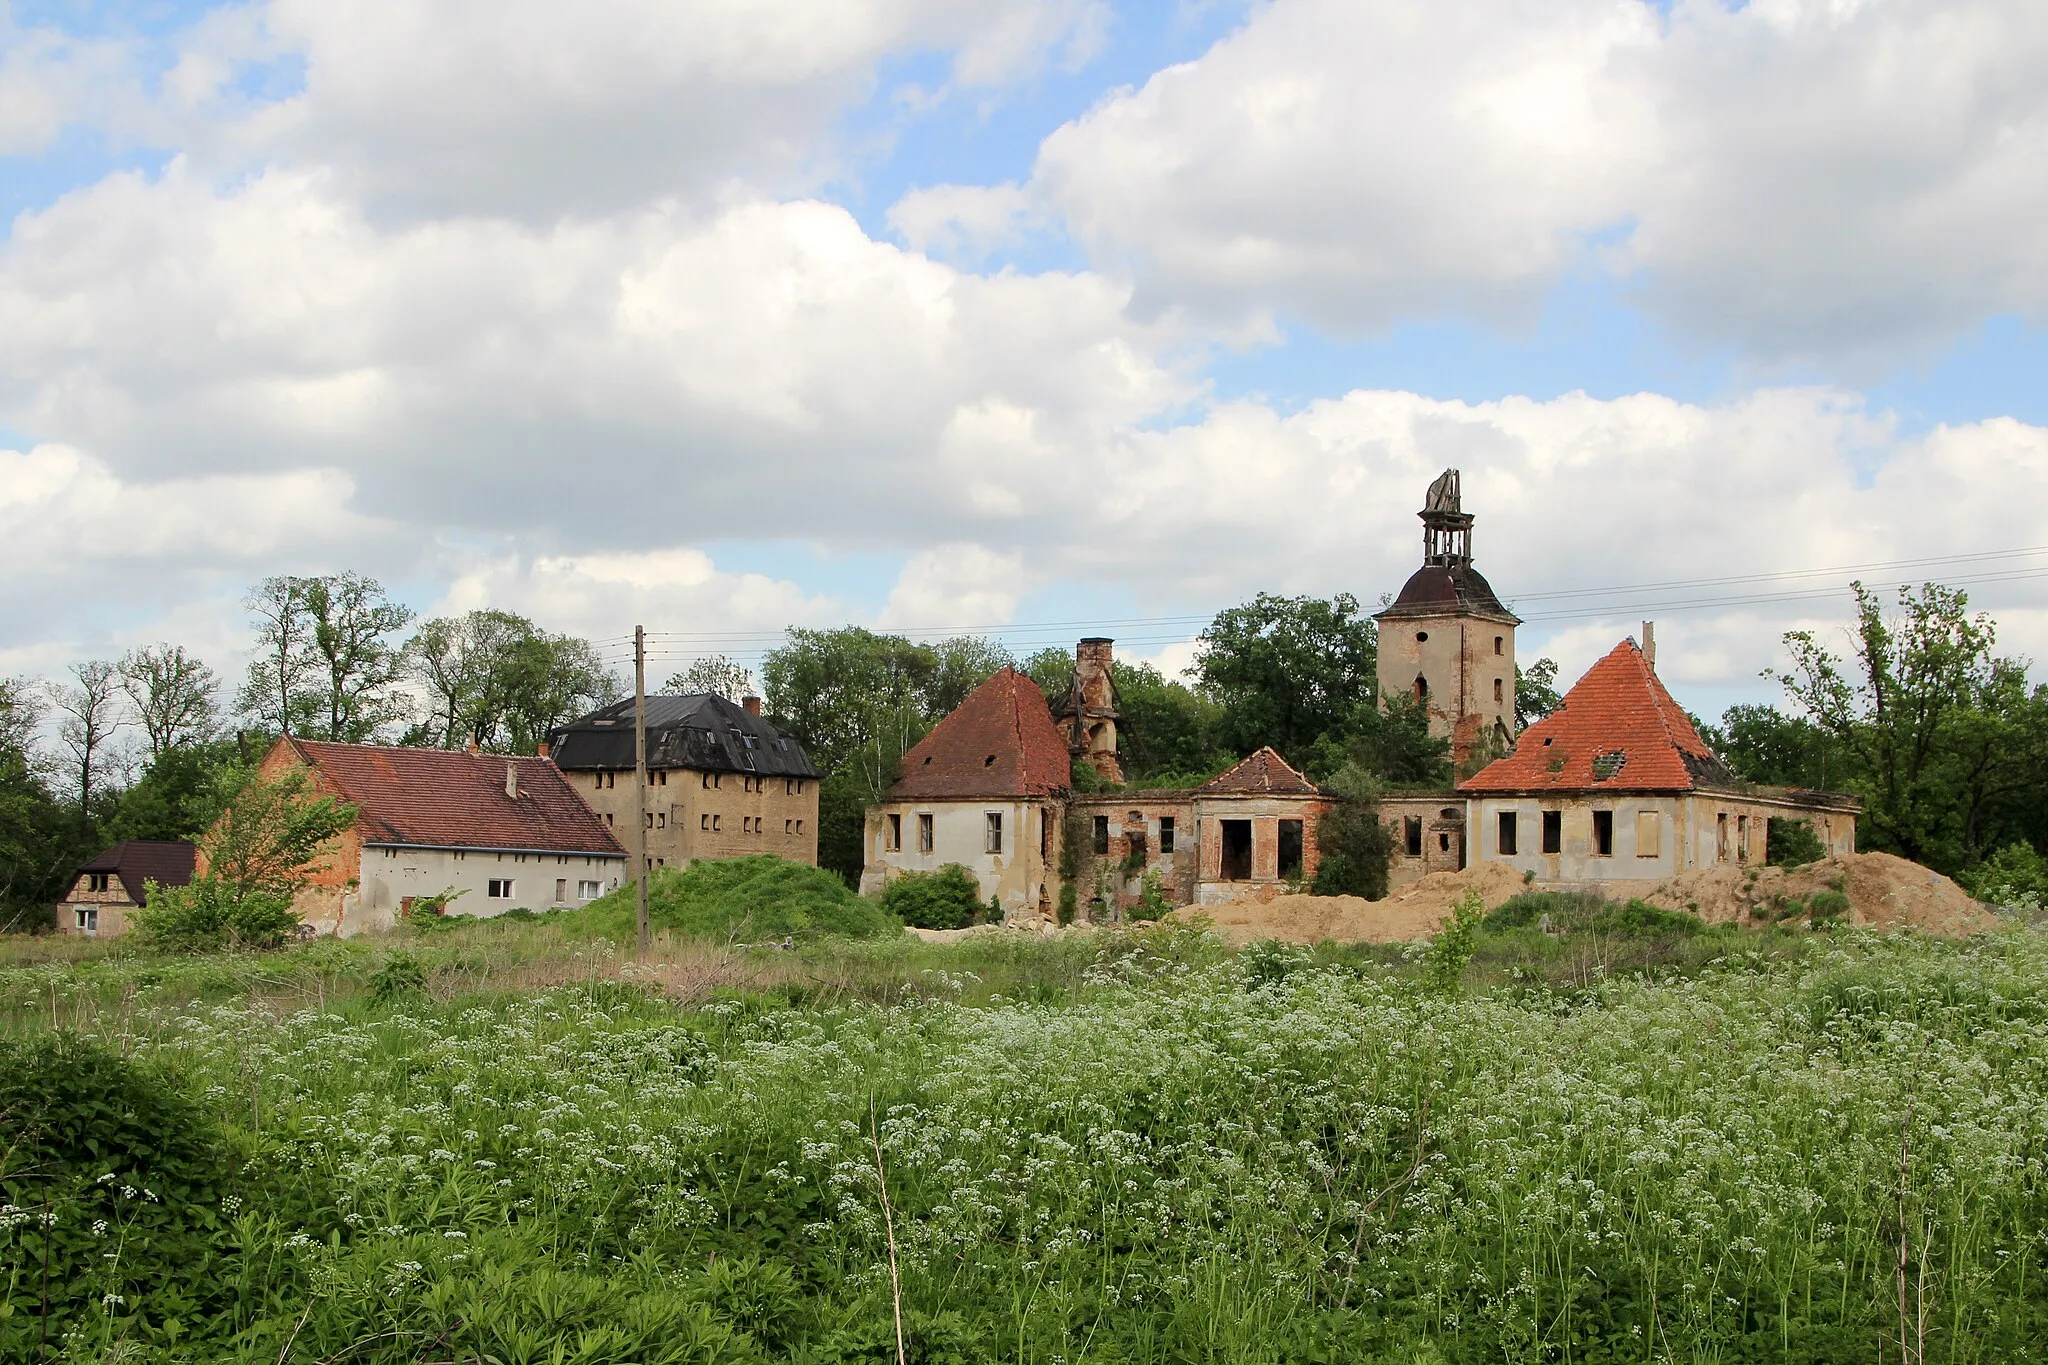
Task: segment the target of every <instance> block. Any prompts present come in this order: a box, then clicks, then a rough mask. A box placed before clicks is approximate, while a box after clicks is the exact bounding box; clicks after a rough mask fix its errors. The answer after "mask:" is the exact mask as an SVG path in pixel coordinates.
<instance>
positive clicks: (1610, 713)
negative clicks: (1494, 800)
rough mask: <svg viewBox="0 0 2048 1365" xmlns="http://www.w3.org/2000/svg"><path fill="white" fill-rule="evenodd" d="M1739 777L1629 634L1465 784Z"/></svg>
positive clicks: (1654, 785)
mask: <svg viewBox="0 0 2048 1365" xmlns="http://www.w3.org/2000/svg"><path fill="white" fill-rule="evenodd" d="M1733 781H1734V776H1733V774H1731V773H1730V772H1729V771H1728V769H1727V768H1726V767H1725V766H1724V765H1723V764H1722V762H1721V760H1720V759H1719V758H1717V757H1716V756H1715V754H1714V751H1713V750H1712V749H1709V748H1708V747H1707V744H1706V741H1705V740H1703V739H1701V738H1700V735H1699V731H1697V730H1695V729H1694V728H1693V724H1692V721H1691V720H1689V719H1687V717H1686V714H1685V712H1684V711H1683V710H1682V709H1680V707H1679V705H1678V703H1677V702H1675V701H1673V700H1672V699H1671V694H1670V693H1669V692H1666V691H1665V690H1664V684H1663V683H1662V682H1659V681H1658V679H1657V674H1656V672H1655V671H1654V670H1652V669H1651V667H1650V663H1649V660H1647V659H1645V658H1644V657H1643V651H1642V650H1641V649H1639V648H1638V647H1637V646H1636V642H1635V641H1634V640H1623V641H1622V642H1621V643H1620V644H1618V645H1616V646H1615V647H1614V648H1613V649H1612V650H1611V651H1609V653H1608V654H1607V656H1606V657H1605V658H1603V659H1601V660H1600V662H1598V663H1596V664H1594V665H1593V666H1592V667H1591V668H1589V669H1587V670H1586V676H1584V677H1583V678H1580V679H1579V680H1578V681H1577V682H1576V683H1573V684H1572V689H1571V691H1569V692H1567V693H1565V694H1564V700H1563V701H1562V702H1560V703H1559V705H1558V708H1557V710H1555V711H1553V712H1552V713H1551V714H1549V715H1548V716H1545V717H1544V718H1543V719H1542V720H1539V721H1537V722H1536V723H1535V724H1534V725H1531V726H1530V727H1529V728H1528V729H1526V730H1524V731H1523V732H1522V734H1521V737H1520V738H1519V739H1517V740H1516V741H1515V751H1514V752H1513V753H1511V754H1509V755H1508V756H1507V757H1506V758H1503V759H1498V760H1496V761H1495V762H1493V763H1489V764H1488V765H1487V766H1486V767H1484V768H1482V769H1480V770H1479V772H1478V773H1477V774H1475V775H1474V776H1472V777H1470V778H1468V779H1467V780H1465V781H1463V782H1460V783H1459V784H1458V790H1459V791H1461V792H1474V793H1479V792H1509V791H1514V792H1521V791H1573V792H1577V791H1585V792H1594V791H1693V790H1695V789H1697V788H1700V787H1718V786H1725V785H1728V784H1729V783H1731V782H1733Z"/></svg>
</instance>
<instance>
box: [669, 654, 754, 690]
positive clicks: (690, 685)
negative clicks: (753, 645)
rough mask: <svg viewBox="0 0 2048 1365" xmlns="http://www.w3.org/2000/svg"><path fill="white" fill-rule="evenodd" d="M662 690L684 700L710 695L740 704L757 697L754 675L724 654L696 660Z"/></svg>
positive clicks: (670, 679) (673, 675) (670, 676)
mask: <svg viewBox="0 0 2048 1365" xmlns="http://www.w3.org/2000/svg"><path fill="white" fill-rule="evenodd" d="M661 690H662V691H663V692H667V693H671V694H680V695H684V696H690V695H694V694H695V693H698V692H708V693H710V694H711V695H712V696H714V697H724V698H725V699H726V700H727V701H738V700H740V699H741V698H742V697H750V696H753V695H754V675H753V674H752V673H751V672H749V671H748V670H746V669H744V668H742V667H740V665H738V664H736V663H734V662H733V661H732V660H731V659H728V658H726V657H725V656H724V655H723V654H712V655H707V656H706V657H704V658H702V659H696V660H693V661H692V662H691V664H690V666H689V667H688V668H686V669H684V670H683V671H682V672H680V673H672V674H670V675H669V679H668V681H667V682H665V683H663V684H662V685H661Z"/></svg>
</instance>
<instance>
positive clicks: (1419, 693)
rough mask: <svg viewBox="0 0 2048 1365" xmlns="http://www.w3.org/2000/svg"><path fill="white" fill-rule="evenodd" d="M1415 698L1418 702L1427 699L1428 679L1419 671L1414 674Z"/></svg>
mask: <svg viewBox="0 0 2048 1365" xmlns="http://www.w3.org/2000/svg"><path fill="white" fill-rule="evenodd" d="M1415 700H1416V701H1418V702H1424V701H1428V700H1429V679H1427V678H1425V677H1423V676H1422V675H1421V674H1420V673H1417V674H1416V675H1415Z"/></svg>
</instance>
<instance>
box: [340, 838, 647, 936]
mask: <svg viewBox="0 0 2048 1365" xmlns="http://www.w3.org/2000/svg"><path fill="white" fill-rule="evenodd" d="M628 875H629V873H628V871H627V860H625V859H623V858H606V857H598V856H595V855H591V854H584V853H498V852H479V851H477V850H474V849H445V848H404V847H391V846H387V845H381V844H372V845H370V846H369V847H368V848H366V849H364V850H363V861H362V868H361V871H360V873H359V880H358V885H357V887H356V890H355V892H354V894H353V896H352V897H351V898H350V901H351V903H350V904H349V905H348V906H347V907H345V913H344V914H343V916H342V921H341V923H342V928H341V932H342V933H343V934H355V933H361V932H363V931H364V930H366V929H388V928H390V927H391V925H392V924H393V923H395V922H396V920H397V918H398V916H399V913H400V912H401V911H402V910H403V909H404V906H405V903H406V901H407V900H409V899H412V898H414V897H419V896H437V895H439V894H440V893H441V892H443V891H447V890H454V891H456V892H459V893H460V894H459V895H458V896H457V897H456V899H454V900H452V901H450V902H449V904H448V907H447V913H448V914H451V915H470V916H474V917H476V918H479V919H488V918H490V917H492V916H494V915H502V914H504V913H505V912H506V911H507V910H535V911H538V910H565V909H569V908H571V907H573V906H577V905H584V904H587V903H589V902H590V901H593V900H596V899H597V898H598V897H599V896H601V895H604V894H605V893H607V892H610V891H616V890H618V889H619V886H620V885H621V884H622V882H623V881H624V880H625V879H626V878H627V876H628ZM493 882H497V883H499V887H498V890H499V893H500V894H498V895H495V896H494V895H492V894H491V890H492V886H491V883H493ZM506 882H510V883H511V885H510V887H509V888H508V887H506V886H505V885H504V883H506Z"/></svg>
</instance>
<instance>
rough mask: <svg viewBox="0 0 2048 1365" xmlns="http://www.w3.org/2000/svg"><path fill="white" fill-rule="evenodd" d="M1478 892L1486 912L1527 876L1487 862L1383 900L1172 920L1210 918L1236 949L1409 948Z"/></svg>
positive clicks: (1283, 900) (1245, 905)
mask: <svg viewBox="0 0 2048 1365" xmlns="http://www.w3.org/2000/svg"><path fill="white" fill-rule="evenodd" d="M1475 889H1476V890H1477V891H1478V892H1479V895H1480V898H1481V899H1482V900H1484V901H1485V902H1486V908H1487V909H1489V910H1491V909H1492V908H1493V907H1494V906H1496V905H1499V904H1500V903H1501V902H1503V901H1505V900H1508V899H1509V898H1510V897H1512V896H1514V895H1515V894H1516V893H1517V892H1519V891H1523V890H1526V889H1527V887H1526V886H1525V884H1524V883H1523V881H1522V874H1521V873H1519V872H1517V871H1515V870H1514V869H1513V868H1512V867H1509V866H1508V865H1507V864H1505V863H1487V864H1485V865H1483V866H1480V867H1475V868H1467V869H1466V870H1465V871H1463V872H1432V873H1430V874H1429V875H1428V876H1427V877H1424V878H1423V879H1422V880H1421V881H1418V882H1415V883H1412V884H1411V885H1408V886H1404V887H1402V888H1401V889H1400V890H1398V891H1396V892H1394V894H1392V895H1391V896H1388V897H1387V898H1386V899H1385V900H1381V901H1369V900H1364V899H1361V898H1360V897H1358V896H1280V897H1277V898H1275V899H1273V900H1270V901H1265V902H1260V903H1255V902H1252V901H1233V902H1231V903H1230V904H1228V905H1188V906H1183V907H1182V908H1180V909H1179V910H1176V911H1174V912H1173V916H1172V917H1173V918H1175V919H1179V920H1192V919H1195V918H1197V917H1198V916H1206V917H1207V918H1208V919H1209V921H1210V925H1211V932H1213V933H1215V934H1216V935H1217V936H1218V937H1220V938H1222V939H1223V940H1224V941H1225V942H1227V943H1230V944H1232V945H1233V946H1240V945H1243V944H1246V943H1253V942H1256V941H1258V940H1259V939H1265V938H1283V939H1289V940H1291V941H1293V942H1295V943H1320V942H1322V941H1323V940H1324V939H1335V940H1337V941H1338V942H1340V943H1409V942H1412V941H1414V940H1416V939H1421V938H1431V937H1434V936H1435V934H1436V931H1437V926H1438V925H1440V924H1442V923H1443V922H1444V920H1445V919H1447V918H1448V917H1449V916H1450V913H1451V909H1452V907H1453V906H1455V905H1456V904H1457V903H1458V901H1459V900H1460V899H1461V898H1462V897H1463V896H1464V895H1465V894H1466V893H1467V892H1469V891H1472V890H1475Z"/></svg>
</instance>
